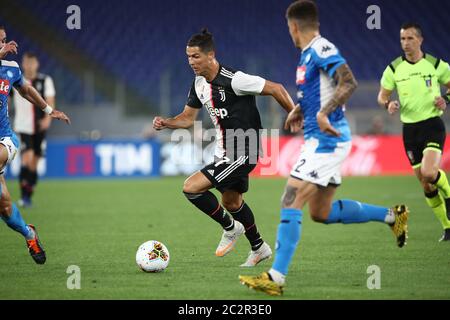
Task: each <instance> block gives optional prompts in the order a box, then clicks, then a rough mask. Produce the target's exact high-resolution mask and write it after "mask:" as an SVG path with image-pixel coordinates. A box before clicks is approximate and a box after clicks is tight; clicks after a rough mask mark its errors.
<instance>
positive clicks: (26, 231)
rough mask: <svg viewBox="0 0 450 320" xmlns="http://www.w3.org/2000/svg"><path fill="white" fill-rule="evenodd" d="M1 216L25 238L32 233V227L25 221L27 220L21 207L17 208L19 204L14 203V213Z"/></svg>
mask: <svg viewBox="0 0 450 320" xmlns="http://www.w3.org/2000/svg"><path fill="white" fill-rule="evenodd" d="M1 217H2V219H3V221H5V222H6V224H7V225H8V227H10V228H11V229H13V230H15V231H17V232H19V233H20V234H21V235H23V236H24V237H25V238H27V237H28V236H29V235H30V232H31V231H30V228H28V225H27V224H26V223H25V221H23V219H22V216H21V215H20V212H19V209H17V206H16V205H15V204H13V205H12V213H11V216H10V217H9V218H6V217H4V216H1Z"/></svg>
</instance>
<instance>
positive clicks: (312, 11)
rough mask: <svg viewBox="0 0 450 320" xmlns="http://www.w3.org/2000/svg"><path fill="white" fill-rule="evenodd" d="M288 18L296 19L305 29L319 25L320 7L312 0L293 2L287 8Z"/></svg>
mask: <svg viewBox="0 0 450 320" xmlns="http://www.w3.org/2000/svg"><path fill="white" fill-rule="evenodd" d="M286 18H287V19H288V20H296V21H297V22H298V24H299V25H300V27H301V28H304V29H308V28H312V29H316V28H318V27H319V9H318V8H317V5H316V3H315V2H314V1H311V0H299V1H295V2H293V3H291V5H290V6H289V7H288V8H287V10H286Z"/></svg>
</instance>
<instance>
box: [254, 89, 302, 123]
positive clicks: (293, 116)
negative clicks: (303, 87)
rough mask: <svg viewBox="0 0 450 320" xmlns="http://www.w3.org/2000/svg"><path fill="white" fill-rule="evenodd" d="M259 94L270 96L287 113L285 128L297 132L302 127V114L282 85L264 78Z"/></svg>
mask: <svg viewBox="0 0 450 320" xmlns="http://www.w3.org/2000/svg"><path fill="white" fill-rule="evenodd" d="M261 95H264V96H272V97H274V98H275V100H276V101H277V102H278V103H279V104H280V105H281V106H282V107H283V109H284V110H286V112H288V113H289V115H288V119H289V122H288V119H287V120H286V123H285V129H286V130H287V129H290V130H291V132H298V131H299V130H300V129H301V127H302V122H303V114H302V112H301V110H300V108H296V107H295V106H294V101H292V98H291V96H290V95H289V93H288V92H287V90H286V89H285V88H284V86H283V85H281V84H279V83H275V82H272V81H268V80H266V83H265V85H264V88H263V90H262V91H261Z"/></svg>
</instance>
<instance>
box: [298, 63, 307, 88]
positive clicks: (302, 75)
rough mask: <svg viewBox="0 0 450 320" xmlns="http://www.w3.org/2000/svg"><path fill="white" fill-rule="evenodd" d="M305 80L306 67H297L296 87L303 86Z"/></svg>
mask: <svg viewBox="0 0 450 320" xmlns="http://www.w3.org/2000/svg"><path fill="white" fill-rule="evenodd" d="M305 79H306V66H301V67H297V81H296V83H297V85H299V84H305Z"/></svg>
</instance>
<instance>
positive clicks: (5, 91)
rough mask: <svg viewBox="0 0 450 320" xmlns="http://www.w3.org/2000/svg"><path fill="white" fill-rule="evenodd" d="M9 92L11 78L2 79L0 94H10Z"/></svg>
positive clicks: (0, 81) (0, 80)
mask: <svg viewBox="0 0 450 320" xmlns="http://www.w3.org/2000/svg"><path fill="white" fill-rule="evenodd" d="M8 93H9V80H6V79H0V94H3V95H6V96H7V95H8Z"/></svg>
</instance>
